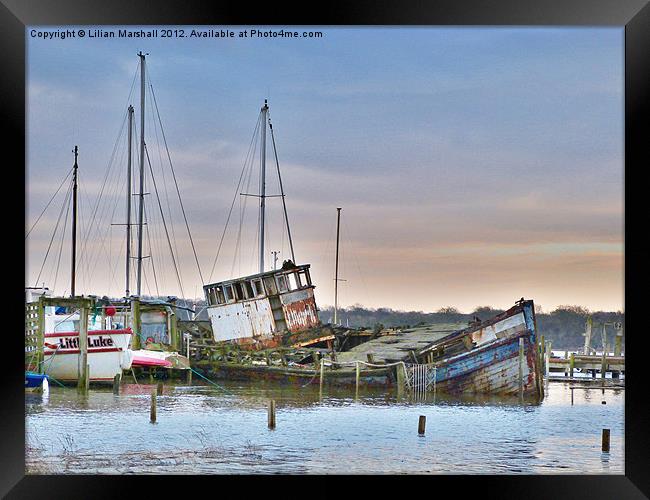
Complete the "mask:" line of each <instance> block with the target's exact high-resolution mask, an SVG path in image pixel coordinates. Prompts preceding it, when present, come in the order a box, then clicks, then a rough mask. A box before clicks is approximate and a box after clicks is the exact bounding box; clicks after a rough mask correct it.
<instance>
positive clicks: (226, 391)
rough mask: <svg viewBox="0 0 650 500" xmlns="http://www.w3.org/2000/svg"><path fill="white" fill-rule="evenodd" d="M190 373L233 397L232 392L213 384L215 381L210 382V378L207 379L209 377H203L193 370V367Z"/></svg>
mask: <svg viewBox="0 0 650 500" xmlns="http://www.w3.org/2000/svg"><path fill="white" fill-rule="evenodd" d="M190 371H191V372H192V373H196V374H197V375H198V376H199V377H201V378H202V379H204V380H206V381H208V382H209V383H210V384H212V385H213V386H215V387H218V388H219V389H221V390H222V391H224V392H225V393H228V394H231V395H232V394H233V393H232V392H230V391H228V390H226V389H224V388H223V387H221V386H220V385H219V384H217V383H215V382H213V381H212V380H210V379H209V378H207V377H205V376H203V375H201V374H200V373H199V372H197V371H196V370H194V369H193V368H191V367H190Z"/></svg>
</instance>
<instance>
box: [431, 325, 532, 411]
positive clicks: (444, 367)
mask: <svg viewBox="0 0 650 500" xmlns="http://www.w3.org/2000/svg"><path fill="white" fill-rule="evenodd" d="M520 338H523V339H524V356H523V359H522V363H521V379H520V373H519V368H520V363H519V339H520ZM536 348H537V347H536V344H535V343H534V342H532V343H531V339H530V332H524V333H522V334H519V335H516V336H514V337H508V338H506V339H502V340H498V341H496V342H494V343H492V344H487V345H485V346H483V347H482V348H479V349H476V350H473V351H470V352H467V353H465V354H462V355H458V356H454V357H452V358H450V359H448V360H445V361H443V362H441V363H438V364H437V366H436V386H437V390H439V391H441V392H446V393H449V394H455V395H457V394H493V395H504V396H507V395H512V396H516V395H519V393H520V390H521V391H522V392H523V395H524V397H526V398H533V399H535V398H539V397H540V395H539V394H538V380H537V367H536ZM520 380H521V389H520Z"/></svg>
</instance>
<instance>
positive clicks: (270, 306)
mask: <svg viewBox="0 0 650 500" xmlns="http://www.w3.org/2000/svg"><path fill="white" fill-rule="evenodd" d="M309 267H310V266H309V264H304V265H300V266H296V265H295V264H294V263H293V262H291V261H290V260H288V261H285V262H284V264H283V266H282V268H281V269H278V270H275V271H268V272H264V273H259V274H254V275H251V276H246V277H243V278H237V279H234V280H228V281H221V282H218V283H212V284H209V285H205V286H204V287H203V291H204V293H205V298H206V300H207V303H208V306H207V312H208V316H209V317H210V322H211V324H212V331H213V334H214V339H215V341H217V342H220V341H225V340H237V341H238V342H239V343H241V344H247V343H252V344H254V343H256V342H258V341H264V340H267V339H268V338H269V337H275V336H277V335H283V334H286V333H298V332H302V331H305V330H307V329H309V328H312V327H315V326H319V325H320V320H319V319H318V310H317V308H316V301H315V299H314V285H312V282H311V277H310V276H309Z"/></svg>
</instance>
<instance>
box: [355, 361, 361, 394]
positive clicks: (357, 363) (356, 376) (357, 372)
mask: <svg viewBox="0 0 650 500" xmlns="http://www.w3.org/2000/svg"><path fill="white" fill-rule="evenodd" d="M355 371H356V375H355V381H354V384H355V385H354V387H355V396H356V397H359V382H360V379H361V367H360V365H359V362H358V361H356V362H355Z"/></svg>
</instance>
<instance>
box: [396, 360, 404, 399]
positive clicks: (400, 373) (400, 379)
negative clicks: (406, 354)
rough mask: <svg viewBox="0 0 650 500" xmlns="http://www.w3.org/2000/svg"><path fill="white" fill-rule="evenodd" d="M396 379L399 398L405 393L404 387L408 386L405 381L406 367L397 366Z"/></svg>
mask: <svg viewBox="0 0 650 500" xmlns="http://www.w3.org/2000/svg"><path fill="white" fill-rule="evenodd" d="M395 379H396V382H397V396H398V397H399V396H401V395H402V393H403V392H404V386H405V385H406V384H405V381H404V365H401V364H400V365H396V366H395Z"/></svg>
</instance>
